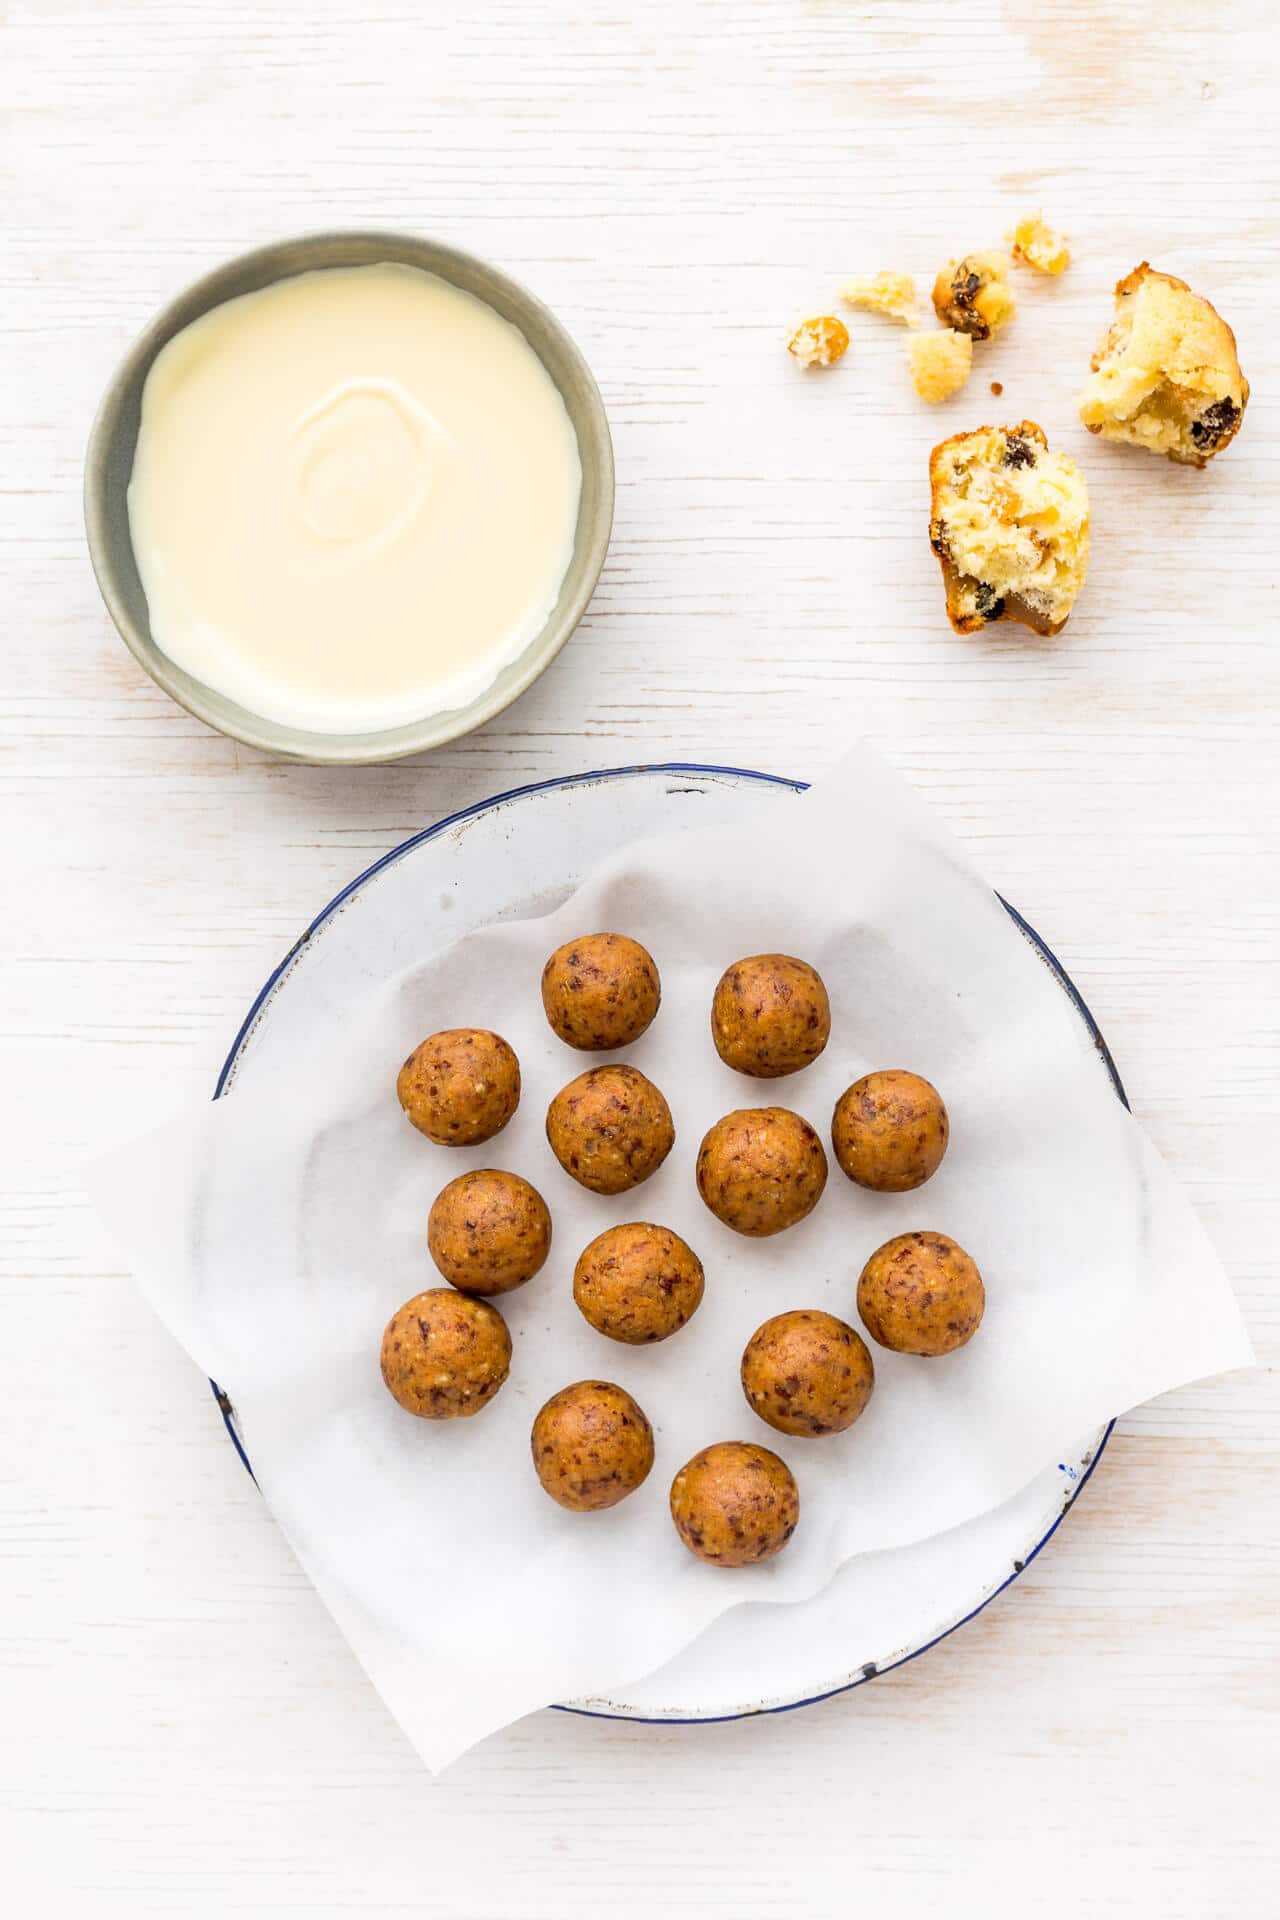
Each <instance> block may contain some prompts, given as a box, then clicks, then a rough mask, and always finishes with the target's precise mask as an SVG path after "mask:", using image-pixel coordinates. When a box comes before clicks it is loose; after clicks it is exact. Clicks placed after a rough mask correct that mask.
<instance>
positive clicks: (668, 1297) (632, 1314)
mask: <svg viewBox="0 0 1280 1920" xmlns="http://www.w3.org/2000/svg"><path fill="white" fill-rule="evenodd" d="M702 1286H703V1275H702V1262H701V1260H699V1258H698V1256H697V1254H696V1253H695V1252H694V1251H693V1249H692V1247H688V1246H686V1245H685V1243H684V1241H683V1240H682V1239H681V1238H680V1236H679V1234H678V1233H672V1231H671V1229H670V1227H655V1226H652V1225H650V1223H649V1222H648V1221H647V1220H632V1221H628V1222H627V1223H626V1224H625V1225H623V1226H620V1227H610V1228H609V1229H608V1230H607V1232H605V1233H602V1234H598V1235H597V1237H596V1238H595V1239H594V1240H593V1241H592V1242H591V1245H590V1246H589V1247H586V1248H584V1249H583V1251H582V1253H581V1254H580V1255H579V1258H578V1264H577V1266H576V1267H575V1269H574V1274H573V1297H574V1299H575V1300H576V1301H577V1303H578V1307H579V1309H580V1311H581V1312H582V1314H583V1316H584V1318H585V1319H587V1320H589V1321H590V1322H591V1325H592V1326H593V1327H594V1328H595V1329H596V1331H597V1332H598V1333H603V1334H605V1335H606V1336H607V1337H608V1338H609V1339H610V1340H624V1341H626V1343H627V1344H628V1345H629V1346H633V1347H638V1346H643V1345H645V1344H647V1343H648V1342H649V1341H651V1340H666V1339H667V1338H668V1337H669V1336H670V1335H671V1334H673V1333H678V1332H679V1331H680V1328H681V1327H682V1326H684V1324H685V1322H686V1321H687V1320H689V1319H690V1318H691V1317H692V1315H693V1314H694V1313H696V1312H697V1309H698V1306H699V1304H700V1302H701V1300H702Z"/></svg>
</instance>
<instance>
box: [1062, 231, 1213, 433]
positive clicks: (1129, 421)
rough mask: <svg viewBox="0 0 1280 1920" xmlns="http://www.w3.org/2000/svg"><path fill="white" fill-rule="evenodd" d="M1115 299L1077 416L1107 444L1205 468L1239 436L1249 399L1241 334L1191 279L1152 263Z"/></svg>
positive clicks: (1132, 276) (1132, 275)
mask: <svg viewBox="0 0 1280 1920" xmlns="http://www.w3.org/2000/svg"><path fill="white" fill-rule="evenodd" d="M1115 299H1116V308H1115V318H1114V319H1113V320H1112V322H1111V325H1110V326H1109V327H1108V328H1107V331H1106V333H1105V334H1104V335H1103V338H1102V342H1101V345H1100V346H1099V348H1098V351H1097V352H1096V353H1095V354H1094V356H1093V360H1092V362H1091V365H1092V367H1093V377H1092V379H1091V380H1090V381H1089V384H1088V386H1087V387H1086V388H1085V390H1084V392H1083V394H1082V395H1081V396H1080V418H1081V419H1082V420H1083V421H1084V424H1085V425H1086V427H1088V429H1089V431H1090V433H1100V434H1101V435H1102V438H1103V439H1104V440H1123V441H1125V442H1127V443H1128V444H1129V445H1130V446H1135V447H1146V448H1147V449H1148V450H1149V451H1150V452H1151V453H1162V454H1164V455H1165V456H1166V458H1167V459H1170V460H1178V461H1181V462H1182V464H1183V465H1184V466H1191V467H1203V466H1206V465H1207V464H1208V462H1209V461H1210V460H1212V459H1213V458H1214V456H1215V454H1219V453H1221V452H1222V449H1223V448H1224V447H1225V446H1226V445H1227V444H1228V443H1229V442H1230V441H1231V440H1233V439H1234V438H1235V436H1236V434H1237V433H1238V432H1239V431H1240V422H1241V421H1242V420H1243V419H1244V410H1245V407H1246V406H1247V405H1248V401H1249V382H1248V381H1247V380H1246V379H1245V377H1244V375H1243V373H1241V371H1240V361H1239V359H1238V358H1237V355H1236V337H1235V335H1234V334H1233V333H1232V331H1231V329H1230V327H1229V326H1228V325H1227V323H1226V321H1225V320H1224V319H1223V318H1222V316H1221V314H1219V313H1218V312H1217V311H1216V309H1215V308H1214V307H1212V306H1211V305H1210V304H1209V302H1208V301H1207V300H1206V299H1204V298H1203V297H1202V296H1201V295H1200V294H1198V293H1193V292H1192V291H1191V289H1190V287H1189V286H1188V285H1187V283H1186V281H1185V280H1177V279H1175V278H1174V276H1173V275H1172V274H1169V273H1157V272H1155V270H1154V269H1153V268H1152V267H1150V266H1149V265H1148V264H1147V262H1146V261H1145V260H1144V261H1143V262H1142V265H1141V266H1139V267H1135V268H1134V270H1133V272H1132V273H1130V274H1126V276H1125V278H1124V279H1123V280H1121V281H1120V282H1119V283H1118V285H1117V287H1116V295H1115Z"/></svg>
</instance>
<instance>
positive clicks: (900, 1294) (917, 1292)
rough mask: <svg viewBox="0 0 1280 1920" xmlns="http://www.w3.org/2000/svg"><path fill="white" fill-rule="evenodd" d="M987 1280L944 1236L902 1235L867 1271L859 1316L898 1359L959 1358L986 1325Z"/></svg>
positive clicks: (864, 1271)
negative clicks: (951, 1355)
mask: <svg viewBox="0 0 1280 1920" xmlns="http://www.w3.org/2000/svg"><path fill="white" fill-rule="evenodd" d="M985 1306H986V1294H985V1291H984V1289H983V1285H982V1275H981V1274H980V1273H979V1272H978V1269H977V1267H976V1266H975V1265H974V1264H973V1261H972V1260H971V1259H970V1258H969V1256H968V1254H967V1253H966V1252H965V1250H964V1248H963V1247H958V1246H957V1245H956V1243H955V1241H954V1240H950V1239H948V1237H947V1235H946V1234H945V1233H900V1234H899V1235H898V1237H897V1239H896V1240H887V1241H886V1242H885V1244H884V1246H882V1247H880V1248H878V1249H877V1250H876V1252H875V1253H873V1254H872V1256H871V1258H870V1259H869V1260H868V1262H867V1264H866V1266H865V1267H864V1268H863V1269H862V1277H861V1279H860V1280H859V1281H858V1312H859V1313H860V1314H861V1315H862V1319H863V1324H864V1325H865V1327H866V1329H867V1332H868V1333H869V1334H870V1335H871V1338H872V1339H873V1340H878V1341H879V1343H880V1345H881V1346H882V1347H891V1348H892V1349H893V1351H894V1352H895V1353H918V1354H923V1355H926V1356H929V1357H933V1356H935V1355H938V1354H942V1353H954V1352H955V1350H956V1348H957V1347H962V1346H964V1344H965V1342H966V1341H967V1340H972V1338H973V1336H974V1334H975V1333H976V1332H977V1331H978V1328H979V1327H980V1326H981V1324H982V1314H983V1309H984V1307H985Z"/></svg>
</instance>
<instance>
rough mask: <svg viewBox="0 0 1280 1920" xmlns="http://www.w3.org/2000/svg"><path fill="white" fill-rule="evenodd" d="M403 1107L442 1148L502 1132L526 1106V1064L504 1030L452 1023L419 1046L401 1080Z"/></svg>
mask: <svg viewBox="0 0 1280 1920" xmlns="http://www.w3.org/2000/svg"><path fill="white" fill-rule="evenodd" d="M396 1093H397V1095H398V1096H399V1099H400V1105H401V1106H402V1107H403V1108H404V1110H405V1112H406V1113H407V1114H408V1116H409V1118H410V1120H412V1122H413V1124H414V1126H415V1127H416V1128H417V1129H418V1132H419V1133H425V1134H426V1136H427V1138H428V1140H434V1141H435V1143H436V1145H437V1146H440V1147H474V1146H478V1145H479V1144H480V1142H481V1141H482V1140H492V1138H493V1136H494V1134H495V1133H501V1132H502V1129H503V1128H504V1127H505V1126H506V1124H507V1122H508V1120H509V1119H510V1118H511V1116H512V1114H513V1113H514V1112H515V1110H516V1108H517V1107H518V1106H519V1104H520V1062H519V1061H518V1060H517V1059H516V1056H515V1054H514V1052H513V1051H512V1049H511V1048H510V1047H509V1046H508V1045H507V1043H506V1041H505V1040H504V1039H503V1038H502V1036H501V1034H497V1033H488V1032H486V1030H485V1029H484V1028H483V1027H450V1028H449V1029H448V1030H447V1031H446V1032H444V1033H433V1034H431V1035H430V1036H429V1038H428V1039H426V1040H424V1041H423V1042H422V1045H421V1046H420V1047H415V1048H414V1050H413V1052H412V1053H411V1054H410V1055H409V1058H408V1059H407V1060H406V1061H405V1063H404V1065H403V1066H402V1067H401V1069H400V1072H399V1075H398V1077H397V1079H396Z"/></svg>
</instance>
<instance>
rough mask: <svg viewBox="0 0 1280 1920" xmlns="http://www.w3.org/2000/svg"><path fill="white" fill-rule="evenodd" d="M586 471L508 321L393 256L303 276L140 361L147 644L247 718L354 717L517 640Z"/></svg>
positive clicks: (551, 389)
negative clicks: (149, 361) (385, 261)
mask: <svg viewBox="0 0 1280 1920" xmlns="http://www.w3.org/2000/svg"><path fill="white" fill-rule="evenodd" d="M581 486H582V469H581V464H580V461H579V457H578V446H577V439H576V436H575V434H574V431H573V426H572V423H571V421H570V419H569V416H568V413H567V411H566V409H565V406H564V402H563V400H562V399H561V397H560V393H559V391H558V389H557V388H556V386H555V383H554V382H553V380H552V379H551V376H550V375H549V374H548V372H547V370H546V368H545V367H544V366H543V364H542V362H541V361H540V360H539V358H538V356H537V355H536V354H535V353H534V351H533V349H532V347H531V346H530V345H529V343H528V341H527V340H526V339H525V337H524V335H523V334H522V333H521V332H520V331H519V329H518V328H516V327H514V326H512V325H511V323H510V322H509V321H507V320H504V319H503V318H502V317H501V316H500V315H499V314H497V313H495V312H494V310H493V309H492V308H491V307H488V306H486V305H485V304H484V303H483V302H482V301H480V300H478V299H476V298H475V297H474V296H473V295H472V294H469V293H464V292H463V291H462V290H461V289H460V288H458V287H454V286H452V285H450V284H449V283H448V282H447V281H444V280H440V279H438V278H436V277H435V276H434V275H431V274H427V273H423V272H420V271H419V270H417V269H416V268H413V267H402V266H391V265H385V266H373V267H353V268H335V269H331V270H327V271H322V272H316V273H305V274H300V275H298V276H297V277H296V278H294V279H290V280H283V281H280V282H279V283H277V284H276V285H275V286H272V287H267V288H265V289H263V291H262V292H260V293H251V294H246V295H245V296H244V297H243V298H242V299H238V300H230V301H228V302H227V303H226V304H225V305H223V306H220V307H216V308H214V309H213V310H212V311H211V312H210V313H207V314H205V315H204V316H203V317H202V318H201V319H199V320H196V321H194V322H193V323H192V324H191V325H190V326H189V327H187V328H185V329H184V330H183V332H181V333H180V334H177V335H176V336H175V337H174V339H172V340H171V341H169V342H168V344H167V345H166V346H165V347H164V348H163V349H162V350H161V352H160V353H159V354H158V355H157V356H156V359H155V362H154V364H153V366H152V368H151V371H150V373H149V374H148V376H147V381H146V386H145V389H144V391H143V399H142V423H141V428H140V431H139V435H138V445H137V452H136V454H135V457H134V465H133V474H132V477H131V479H130V483H129V523H130V528H131V532H132V538H133V546H134V551H135V553H136V556H137V561H138V571H139V574H140V575H141V579H142V584H143V587H144V589H145V591H146V595H147V603H148V607H149V609H150V614H151V630H152V634H153V636H154V638H155V641H156V644H157V645H158V646H159V647H160V648H161V650H162V651H163V652H164V653H166V654H167V655H168V656H169V658H170V659H171V660H173V661H175V662H176V663H177V665H179V666H181V667H183V668H185V670H186V671H187V672H188V673H190V674H191V675H193V676H194V678H196V679H197V680H200V681H202V682H203V683H204V684H205V685H206V686H209V687H212V688H214V689H216V690H217V691H218V692H220V693H223V694H225V695H226V696H227V697H229V698H230V699H232V700H235V701H237V702H238V703H239V704H240V705H241V706H243V707H246V708H248V709H249V711H250V712H252V713H256V714H259V715H261V716H262V717H263V718H265V719H269V720H273V721H276V722H279V723H282V724H284V725H286V726H293V727H299V728H302V729H304V730H307V731H313V732H341V733H372V732H375V731H378V730H380V729H382V728H386V727H395V726H400V725H403V724H405V723H407V722H409V721H412V720H417V719H421V718H425V717H426V716H428V715H430V714H433V713H438V712H443V711H445V710H447V709H449V708H453V707H457V706H461V705H463V704H465V703H466V702H467V701H469V700H471V699H474V698H475V697H476V696H477V695H478V694H480V693H482V692H483V691H484V690H485V688H486V687H488V686H490V685H491V684H492V683H493V681H494V680H495V679H496V677H497V675H498V674H499V673H500V672H501V671H502V669H503V668H504V667H505V666H507V665H508V664H509V663H510V662H511V661H513V660H514V659H516V658H517V656H518V655H519V654H520V653H521V652H522V651H523V649H524V648H525V647H526V646H527V645H528V644H529V642H530V641H531V640H532V639H534V638H535V636H536V635H537V633H538V632H539V630H540V629H541V627H542V626H543V624H544V622H545V621H546V619H547V616H548V615H549V614H550V612H551V610H552V608H553V607H554V606H555V603H556V599H557V597H558V595H559V591H560V587H561V584H562V582H563V580H564V576H565V572H566V569H567V568H568V565H569V560H570V557H571V554H572V551H573V540H574V531H575V527H576V524H577V516H578V502H579V496H580V493H581Z"/></svg>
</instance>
